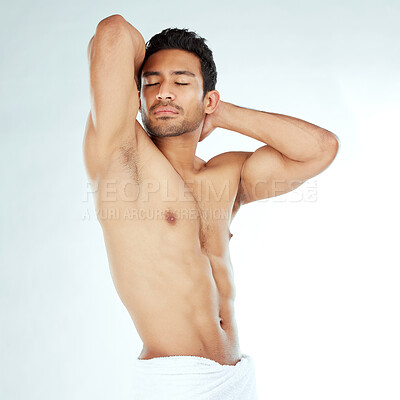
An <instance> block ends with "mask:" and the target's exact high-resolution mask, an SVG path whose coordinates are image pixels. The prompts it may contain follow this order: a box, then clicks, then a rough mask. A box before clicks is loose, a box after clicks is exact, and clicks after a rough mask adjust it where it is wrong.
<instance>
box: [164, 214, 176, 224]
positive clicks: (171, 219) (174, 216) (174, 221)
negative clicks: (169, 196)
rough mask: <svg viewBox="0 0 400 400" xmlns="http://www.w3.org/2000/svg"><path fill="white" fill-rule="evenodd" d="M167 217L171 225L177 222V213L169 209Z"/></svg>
mask: <svg viewBox="0 0 400 400" xmlns="http://www.w3.org/2000/svg"><path fill="white" fill-rule="evenodd" d="M165 219H166V220H167V222H168V223H169V224H171V225H175V224H176V215H175V214H174V213H173V212H172V211H167V212H166V213H165Z"/></svg>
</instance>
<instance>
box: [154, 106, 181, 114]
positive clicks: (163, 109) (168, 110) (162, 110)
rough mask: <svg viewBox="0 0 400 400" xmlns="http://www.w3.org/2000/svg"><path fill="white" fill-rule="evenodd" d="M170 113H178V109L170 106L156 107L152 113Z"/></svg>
mask: <svg viewBox="0 0 400 400" xmlns="http://www.w3.org/2000/svg"><path fill="white" fill-rule="evenodd" d="M172 114H178V111H176V110H175V109H173V108H171V107H157V109H156V111H155V112H154V115H172Z"/></svg>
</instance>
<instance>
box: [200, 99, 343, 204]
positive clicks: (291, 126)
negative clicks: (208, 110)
mask: <svg viewBox="0 0 400 400" xmlns="http://www.w3.org/2000/svg"><path fill="white" fill-rule="evenodd" d="M213 114H214V115H213ZM213 114H210V115H208V116H207V118H209V121H207V118H206V123H208V127H210V125H211V124H212V125H213V126H212V128H215V127H220V128H224V129H228V130H231V131H235V132H238V133H241V134H243V135H246V136H248V137H251V138H253V139H256V140H259V141H261V142H263V143H265V144H266V146H262V147H260V148H259V149H257V150H256V151H255V152H254V153H249V154H248V157H247V158H246V159H245V161H244V162H243V165H242V169H241V183H240V184H241V187H242V188H241V189H242V192H243V198H242V201H241V203H242V204H247V203H249V202H251V201H256V200H261V199H265V198H268V197H273V196H277V195H281V194H283V193H286V192H289V191H291V190H293V189H295V188H297V187H298V186H300V185H301V184H302V183H304V182H305V181H306V180H308V179H310V178H312V177H314V176H315V175H318V174H319V173H321V172H322V171H323V170H325V169H326V168H327V167H328V166H329V165H330V164H331V163H332V161H333V160H334V159H335V157H336V154H337V152H338V148H339V140H338V138H337V137H336V135H334V134H333V133H332V132H330V131H328V130H326V129H323V128H320V127H319V126H316V125H313V124H310V123H309V122H306V121H303V120H301V119H298V118H294V117H289V116H287V115H282V114H275V113H269V112H264V111H256V110H252V109H248V108H243V107H239V106H236V105H234V104H231V103H227V102H223V101H220V102H219V104H218V107H217V108H216V110H215V111H214V113H213ZM210 120H211V121H210ZM205 128H206V124H205ZM211 130H213V129H211ZM211 130H209V132H203V133H202V136H201V138H200V140H203V139H204V138H205V137H206V136H207V135H208V134H209V133H210V132H211Z"/></svg>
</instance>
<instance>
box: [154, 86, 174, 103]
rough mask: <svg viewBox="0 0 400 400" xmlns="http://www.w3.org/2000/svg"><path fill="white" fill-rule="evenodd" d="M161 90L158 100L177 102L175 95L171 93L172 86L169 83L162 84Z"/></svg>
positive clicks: (157, 96)
mask: <svg viewBox="0 0 400 400" xmlns="http://www.w3.org/2000/svg"><path fill="white" fill-rule="evenodd" d="M159 88H160V90H159V91H158V93H157V95H156V98H157V100H175V95H174V93H173V92H172V91H171V86H170V85H168V83H167V82H163V83H160V86H159Z"/></svg>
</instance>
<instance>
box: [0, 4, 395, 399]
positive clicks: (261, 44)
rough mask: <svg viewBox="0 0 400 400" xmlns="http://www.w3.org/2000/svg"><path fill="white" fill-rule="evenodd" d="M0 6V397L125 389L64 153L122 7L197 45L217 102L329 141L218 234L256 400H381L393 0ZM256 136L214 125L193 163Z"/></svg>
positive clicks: (115, 394) (127, 378)
mask: <svg viewBox="0 0 400 400" xmlns="http://www.w3.org/2000/svg"><path fill="white" fill-rule="evenodd" d="M376 4H377V3H376V2H371V1H352V2H350V3H349V2H345V1H328V2H321V1H306V2H295V1H288V0H284V1H279V2H278V1H274V2H272V1H246V2H243V1H227V0H224V1H218V2H217V1H203V2H197V3H195V2H188V1H169V2H165V1H152V2H148V3H145V2H134V1H116V2H114V5H111V2H106V1H96V2H89V1H85V0H83V1H79V2H78V1H70V2H60V1H59V2H50V1H37V2H31V1H29V2H28V1H14V2H9V3H8V4H7V5H2V11H1V13H0V18H1V24H0V33H1V48H0V50H1V61H0V63H1V64H0V65H1V67H0V68H1V70H0V72H1V75H0V82H1V98H0V113H1V114H0V115H1V124H0V129H1V131H0V132H1V136H0V138H1V154H0V163H1V181H0V182H1V186H0V188H1V196H0V216H1V226H0V239H1V248H0V250H1V252H0V263H1V267H0V306H1V326H0V329H1V330H0V340H1V343H0V352H1V353H0V398H1V399H29V400H36V399H40V400H44V399H58V400H64V399H65V400H67V399H68V400H73V399H98V400H100V399H110V398H112V399H129V398H130V394H129V393H130V390H131V382H132V379H131V375H132V369H131V366H132V360H133V358H135V357H137V356H138V354H139V352H140V350H141V342H140V340H139V337H138V335H137V333H136V331H135V328H134V325H133V323H132V322H131V320H130V317H129V315H128V312H127V311H126V310H125V308H124V307H123V305H122V303H121V302H120V300H119V298H118V295H117V293H116V291H115V289H114V287H113V284H112V280H111V276H110V274H109V269H108V262H107V256H106V252H105V248H104V243H103V238H102V232H101V228H100V225H99V224H98V222H97V221H96V218H95V214H94V209H93V202H92V198H91V194H90V193H89V194H88V193H87V192H88V191H90V190H88V188H87V179H86V175H85V170H84V166H83V160H82V139H83V133H84V127H85V122H86V118H87V114H88V112H89V107H90V102H89V70H88V63H87V56H86V50H87V45H88V42H89V40H90V38H91V36H92V35H93V34H94V32H95V29H96V25H97V23H98V22H99V21H100V20H101V19H103V18H105V17H107V16H109V15H112V14H121V15H122V16H124V17H125V18H126V19H127V20H128V21H129V22H130V23H132V24H133V25H134V26H136V27H137V28H138V29H139V30H140V31H141V33H142V35H143V36H144V38H145V40H146V41H147V40H148V39H149V38H150V37H151V36H152V35H154V34H155V33H158V32H159V31H161V30H162V29H163V28H165V27H173V26H177V27H180V28H182V27H187V28H190V29H192V30H195V31H196V32H197V33H198V34H200V35H201V36H203V37H205V38H207V39H208V44H209V46H210V47H211V49H212V50H213V52H214V55H215V60H216V64H217V68H218V74H219V75H218V83H217V89H218V90H219V91H220V93H221V97H222V99H223V100H225V101H229V102H232V103H234V104H238V105H240V106H244V107H249V108H254V109H258V110H263V111H271V112H277V113H281V114H286V115H290V116H294V117H297V118H301V119H304V120H306V121H309V122H312V123H314V124H316V125H319V126H322V127H324V128H326V129H328V130H331V131H332V132H334V133H335V134H336V135H338V136H339V138H340V142H341V147H340V152H339V155H338V156H337V158H336V160H335V161H334V163H333V164H332V166H331V167H329V168H328V169H327V170H326V171H325V172H323V173H322V174H320V175H319V176H317V177H316V178H314V179H312V180H310V181H309V182H307V183H305V184H304V185H303V186H301V187H300V188H299V189H298V190H296V191H295V192H292V193H289V194H287V195H284V196H280V197H277V198H274V199H270V200H268V201H260V202H256V203H252V204H249V205H246V206H244V207H243V208H242V209H241V210H240V212H239V213H238V215H237V217H236V218H235V220H234V221H233V223H232V225H231V231H232V233H233V235H234V236H233V238H232V240H231V244H230V247H231V254H232V261H233V266H234V270H235V280H236V285H237V297H236V309H237V321H238V327H239V337H240V344H241V350H242V352H244V353H248V354H250V355H252V356H253V357H254V359H255V363H256V369H257V381H258V388H259V394H260V400H262V399H271V400H272V399H274V400H277V399H307V400H312V399H318V400H320V399H324V400H328V399H335V400H337V399H339V398H340V399H343V400H345V399H346V400H347V399H348V400H355V399H363V400H365V399H385V400H392V399H393V400H394V399H399V397H400V387H399V385H398V378H399V376H400V365H399V362H398V360H399V359H400V347H399V340H398V338H399V337H400V326H399V304H400V295H399V289H398V288H399V283H400V282H399V280H400V279H399V278H400V274H399V265H400V262H399V257H398V246H399V244H398V243H399V212H398V203H399V201H398V200H399V189H398V172H399V167H398V158H397V155H398V145H399V139H398V136H399V133H400V129H399V128H400V124H399V115H400V98H399V93H400V92H399V86H400V80H399V71H400V69H399V67H400V54H399V46H398V43H399V33H400V32H399V24H398V21H399V17H400V6H399V2H397V1H394V0H393V1H388V0H386V1H382V2H380V5H379V6H378V5H376ZM261 145H262V143H260V142H257V141H255V140H252V139H249V138H247V137H245V136H243V135H240V134H238V133H233V132H229V131H225V130H216V131H215V132H213V133H212V134H211V136H210V137H209V138H207V139H206V140H205V141H204V142H202V143H200V144H199V146H198V155H199V156H200V157H202V158H203V159H206V160H208V159H209V158H210V157H212V156H213V155H215V154H217V153H220V152H224V151H229V150H245V151H253V150H255V149H257V148H258V147H260V146H261Z"/></svg>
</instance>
